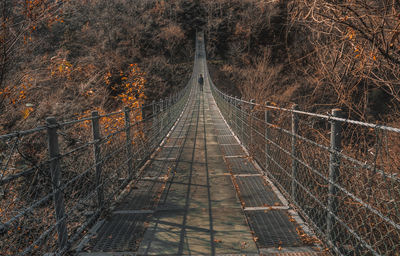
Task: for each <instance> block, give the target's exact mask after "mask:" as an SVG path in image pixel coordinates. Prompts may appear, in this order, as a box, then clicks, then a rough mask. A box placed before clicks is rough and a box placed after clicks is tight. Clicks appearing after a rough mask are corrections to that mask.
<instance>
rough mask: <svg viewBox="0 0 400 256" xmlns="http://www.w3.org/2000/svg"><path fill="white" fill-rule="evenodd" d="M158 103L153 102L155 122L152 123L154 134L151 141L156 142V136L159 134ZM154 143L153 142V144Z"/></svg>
mask: <svg viewBox="0 0 400 256" xmlns="http://www.w3.org/2000/svg"><path fill="white" fill-rule="evenodd" d="M156 107H157V106H156V102H155V100H153V101H152V109H153V121H152V126H153V127H152V128H153V129H152V130H153V134H152V136H151V140H156V134H157V108H156ZM153 142H154V141H152V143H153Z"/></svg>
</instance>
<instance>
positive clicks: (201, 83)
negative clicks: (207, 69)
mask: <svg viewBox="0 0 400 256" xmlns="http://www.w3.org/2000/svg"><path fill="white" fill-rule="evenodd" d="M203 84H204V78H203V75H202V74H200V77H199V87H200V91H201V92H202V91H203Z"/></svg>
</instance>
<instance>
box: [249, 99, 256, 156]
mask: <svg viewBox="0 0 400 256" xmlns="http://www.w3.org/2000/svg"><path fill="white" fill-rule="evenodd" d="M250 103H251V104H250V109H249V119H250V120H249V132H250V143H249V150H250V149H251V148H252V147H253V110H254V104H255V100H254V99H251V100H250Z"/></svg>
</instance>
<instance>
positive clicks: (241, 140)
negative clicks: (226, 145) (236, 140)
mask: <svg viewBox="0 0 400 256" xmlns="http://www.w3.org/2000/svg"><path fill="white" fill-rule="evenodd" d="M240 100H241V102H240V110H241V111H240V112H241V113H240V114H241V126H242V127H241V138H240V142H242V144H243V145H246V144H245V141H244V118H245V113H244V104H243V98H240Z"/></svg>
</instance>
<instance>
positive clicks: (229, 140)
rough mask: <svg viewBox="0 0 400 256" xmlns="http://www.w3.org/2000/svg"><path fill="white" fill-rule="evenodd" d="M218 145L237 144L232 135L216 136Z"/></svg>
mask: <svg viewBox="0 0 400 256" xmlns="http://www.w3.org/2000/svg"><path fill="white" fill-rule="evenodd" d="M218 143H219V144H239V143H238V141H237V140H236V139H235V137H233V136H232V135H223V136H218Z"/></svg>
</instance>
